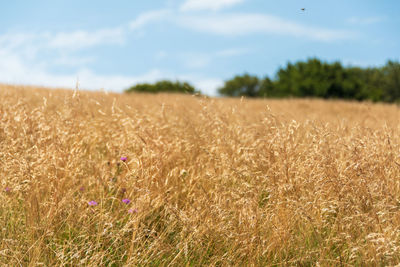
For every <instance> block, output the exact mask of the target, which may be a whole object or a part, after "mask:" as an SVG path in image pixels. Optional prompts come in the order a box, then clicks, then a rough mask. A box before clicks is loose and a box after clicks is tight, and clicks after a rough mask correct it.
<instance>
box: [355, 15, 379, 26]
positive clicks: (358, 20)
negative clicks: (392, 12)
mask: <svg viewBox="0 0 400 267" xmlns="http://www.w3.org/2000/svg"><path fill="white" fill-rule="evenodd" d="M384 19H385V18H384V17H382V16H374V17H351V18H348V19H347V22H348V23H351V24H355V25H371V24H376V23H379V22H382V21H383V20H384Z"/></svg>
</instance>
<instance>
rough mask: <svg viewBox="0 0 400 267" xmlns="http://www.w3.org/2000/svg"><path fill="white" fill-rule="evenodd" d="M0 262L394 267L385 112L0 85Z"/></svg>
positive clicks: (394, 116)
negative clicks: (388, 266) (365, 266)
mask: <svg viewBox="0 0 400 267" xmlns="http://www.w3.org/2000/svg"><path fill="white" fill-rule="evenodd" d="M0 185H1V192H0V226H1V229H0V265H10V266H28V265H29V266H40V265H44V266H64V265H67V266H78V265H84V266H167V265H172V266H185V265H188V266H200V265H205V266H288V265H289V266H293V265H295V266H296V265H297V266H315V265H320V266H335V265H338V266H340V265H342V266H345V265H395V264H399V263H400V108H399V107H398V106H396V105H386V104H371V103H358V102H342V101H322V100H313V99H304V100H249V99H212V98H205V97H201V96H200V97H196V96H188V95H168V94H159V95H146V94H132V95H120V94H111V93H108V94H107V93H104V92H85V91H76V92H74V91H68V90H55V89H52V90H48V89H45V88H32V87H16V86H8V85H0Z"/></svg>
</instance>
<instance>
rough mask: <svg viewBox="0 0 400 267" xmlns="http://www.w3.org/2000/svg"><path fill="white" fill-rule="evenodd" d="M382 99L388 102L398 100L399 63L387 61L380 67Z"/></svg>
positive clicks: (399, 84)
mask: <svg viewBox="0 0 400 267" xmlns="http://www.w3.org/2000/svg"><path fill="white" fill-rule="evenodd" d="M382 73H383V80H384V82H383V94H384V100H385V101H389V102H394V101H399V100H400V63H399V62H395V61H390V60H389V61H388V62H387V64H386V65H385V66H384V67H383V68H382Z"/></svg>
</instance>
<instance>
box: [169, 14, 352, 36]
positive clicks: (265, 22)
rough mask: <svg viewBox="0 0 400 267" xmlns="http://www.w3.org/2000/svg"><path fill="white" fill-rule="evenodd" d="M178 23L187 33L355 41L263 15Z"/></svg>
mask: <svg viewBox="0 0 400 267" xmlns="http://www.w3.org/2000/svg"><path fill="white" fill-rule="evenodd" d="M177 23H178V24H179V25H180V26H181V27H184V28H188V29H190V30H195V31H200V32H205V33H211V34H216V35H225V36H243V35H249V34H275V35H286V36H293V37H299V38H309V39H313V40H318V41H334V40H342V39H351V38H354V33H352V32H349V31H343V30H331V29H325V28H319V27H313V26H308V25H303V24H300V23H296V22H292V21H289V20H285V19H282V18H279V17H276V16H271V15H264V14H248V13H246V14H240V13H239V14H218V15H205V16H187V15H186V16H181V17H178V18H177Z"/></svg>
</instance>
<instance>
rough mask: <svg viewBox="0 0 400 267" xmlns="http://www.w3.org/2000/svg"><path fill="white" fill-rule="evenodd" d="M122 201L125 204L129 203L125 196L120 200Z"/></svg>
mask: <svg viewBox="0 0 400 267" xmlns="http://www.w3.org/2000/svg"><path fill="white" fill-rule="evenodd" d="M122 202H124V203H125V204H129V203H131V201H130V200H129V199H127V198H124V199H123V200H122Z"/></svg>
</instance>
